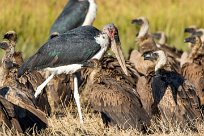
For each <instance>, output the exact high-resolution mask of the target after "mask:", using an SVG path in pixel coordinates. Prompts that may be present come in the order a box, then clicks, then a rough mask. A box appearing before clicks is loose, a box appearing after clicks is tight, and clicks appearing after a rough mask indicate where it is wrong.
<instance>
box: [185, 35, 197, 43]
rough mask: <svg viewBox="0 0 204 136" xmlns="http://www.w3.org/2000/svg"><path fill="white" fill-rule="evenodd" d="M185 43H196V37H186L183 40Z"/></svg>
mask: <svg viewBox="0 0 204 136" xmlns="http://www.w3.org/2000/svg"><path fill="white" fill-rule="evenodd" d="M184 42H185V43H192V44H195V43H196V38H195V37H194V36H191V37H188V38H186V39H185V40H184Z"/></svg>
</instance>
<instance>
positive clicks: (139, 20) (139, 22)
mask: <svg viewBox="0 0 204 136" xmlns="http://www.w3.org/2000/svg"><path fill="white" fill-rule="evenodd" d="M132 24H137V25H142V24H143V20H142V19H133V20H132Z"/></svg>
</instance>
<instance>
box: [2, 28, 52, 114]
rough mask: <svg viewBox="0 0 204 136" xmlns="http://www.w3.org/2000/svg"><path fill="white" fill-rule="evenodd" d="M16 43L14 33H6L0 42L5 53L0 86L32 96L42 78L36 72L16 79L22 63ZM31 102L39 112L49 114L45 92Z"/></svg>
mask: <svg viewBox="0 0 204 136" xmlns="http://www.w3.org/2000/svg"><path fill="white" fill-rule="evenodd" d="M16 42H17V34H16V33H15V32H14V31H9V32H7V33H6V34H5V35H4V37H3V41H2V42H0V48H1V49H3V50H4V51H5V54H4V56H3V58H2V65H1V67H0V75H1V76H0V82H1V85H0V86H1V87H2V86H10V87H14V88H18V89H20V90H22V91H23V92H24V93H27V92H29V93H30V94H32V95H33V93H34V89H35V88H36V87H37V86H38V85H39V84H41V83H42V81H43V77H42V76H41V74H40V73H38V72H32V73H30V74H27V75H24V76H22V77H21V78H19V79H18V78H17V71H18V68H19V67H20V66H21V65H22V63H23V58H22V54H21V52H16V51H15V46H16ZM32 95H30V99H33V97H32ZM33 101H36V102H35V103H36V105H37V106H38V107H39V108H40V109H41V110H43V111H45V112H46V113H50V106H49V103H48V100H47V95H46V94H45V92H44V93H43V94H42V95H41V96H40V97H39V99H37V100H35V99H33Z"/></svg>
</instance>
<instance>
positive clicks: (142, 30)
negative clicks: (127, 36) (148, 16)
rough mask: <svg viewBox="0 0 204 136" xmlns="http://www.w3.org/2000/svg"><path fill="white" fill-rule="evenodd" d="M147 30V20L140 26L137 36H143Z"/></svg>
mask: <svg viewBox="0 0 204 136" xmlns="http://www.w3.org/2000/svg"><path fill="white" fill-rule="evenodd" d="M148 31H149V24H148V23H147V22H144V23H143V24H142V26H141V28H140V31H139V34H138V36H137V37H138V38H141V37H144V36H145V35H146V34H147V33H148Z"/></svg>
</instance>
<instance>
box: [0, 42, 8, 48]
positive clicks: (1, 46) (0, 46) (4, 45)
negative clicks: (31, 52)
mask: <svg viewBox="0 0 204 136" xmlns="http://www.w3.org/2000/svg"><path fill="white" fill-rule="evenodd" d="M8 47H9V46H8V43H7V42H1V43H0V48H1V49H3V50H6V49H7V48H8Z"/></svg>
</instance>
